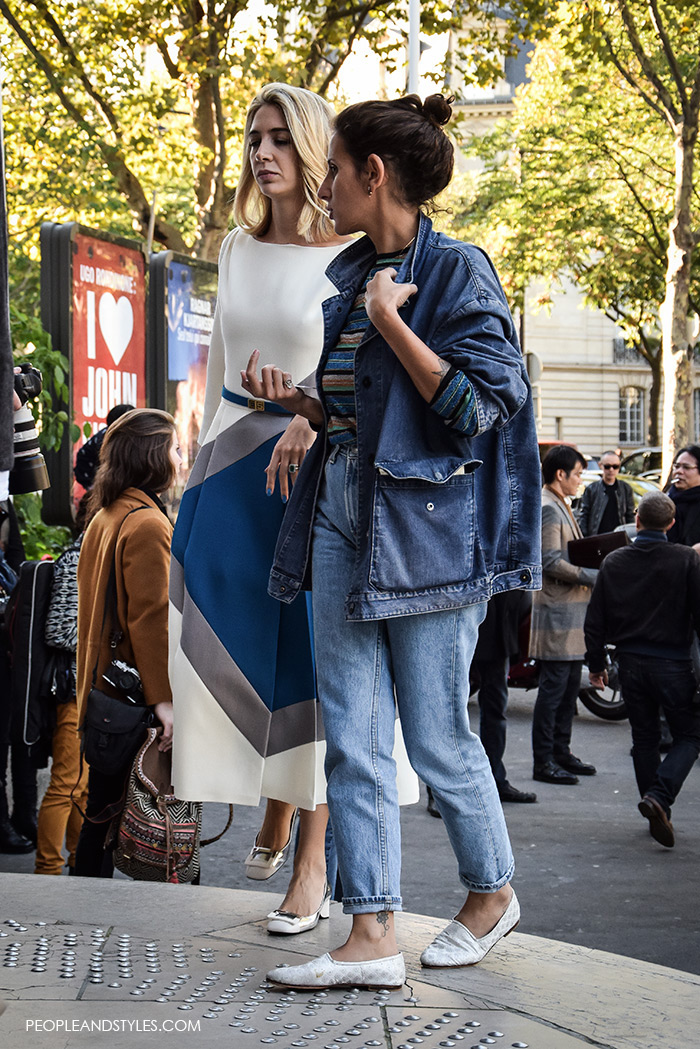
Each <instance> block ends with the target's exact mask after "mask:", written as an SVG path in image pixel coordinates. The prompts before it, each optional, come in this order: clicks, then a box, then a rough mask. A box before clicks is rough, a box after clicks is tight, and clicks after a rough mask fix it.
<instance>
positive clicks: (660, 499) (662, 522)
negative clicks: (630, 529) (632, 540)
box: [637, 492, 676, 532]
mask: <svg viewBox="0 0 700 1049" xmlns="http://www.w3.org/2000/svg"><path fill="white" fill-rule="evenodd" d="M637 513H638V514H639V520H640V522H641V525H642V528H649V529H651V530H652V531H656V532H663V531H664V530H665V529H666V528H668V526H669V525H670V523H671V521H672V520H673V518H674V517H675V516H676V504H675V503H674V501H673V499H669V497H668V496H667V495H664V493H663V492H647V494H646V495H645V496H643V497H642V499H641V500H640V503H639V506H638V507H637Z"/></svg>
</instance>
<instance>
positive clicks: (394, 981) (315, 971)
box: [267, 954, 406, 990]
mask: <svg viewBox="0 0 700 1049" xmlns="http://www.w3.org/2000/svg"><path fill="white" fill-rule="evenodd" d="M267 979H268V980H270V981H272V983H277V984H281V985H282V986H283V987H298V988H300V989H301V990H316V989H321V988H324V987H366V988H370V989H374V988H375V987H379V988H387V989H391V990H395V989H396V988H397V987H403V985H404V983H405V981H406V966H405V964H404V960H403V955H402V954H394V955H392V956H391V957H390V958H374V959H373V960H372V961H369V962H337V961H336V960H335V958H331V956H330V954H322V955H321V957H320V958H314V959H313V961H310V962H306V963H305V964H304V965H278V966H277V968H276V969H271V970H270V972H269V973H268V974H267Z"/></svg>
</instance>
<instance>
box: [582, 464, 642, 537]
mask: <svg viewBox="0 0 700 1049" xmlns="http://www.w3.org/2000/svg"><path fill="white" fill-rule="evenodd" d="M598 465H599V466H600V468H601V470H602V471H603V477H602V480H600V481H594V482H593V484H589V485H588V487H587V488H586V490H585V492H584V493H583V496H582V497H581V502H580V504H579V507H578V511H577V517H578V523H579V525H580V527H581V531H582V532H583V534H584V535H600V533H601V532H614V531H615V529H616V528H617V526H618V525H621V524H632V522H633V521H634V493H633V492H632V489H631V488H630V486H629V485H628V484H626V483H625V482H624V481H621V480H620V478H619V477H618V474H619V472H620V456H619V455H618V454H617V452H603V454H602V455H601V457H600V460H599V463H598Z"/></svg>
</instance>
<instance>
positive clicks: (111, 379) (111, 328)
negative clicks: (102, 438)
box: [71, 233, 146, 452]
mask: <svg viewBox="0 0 700 1049" xmlns="http://www.w3.org/2000/svg"><path fill="white" fill-rule="evenodd" d="M72 271H73V273H72V276H73V279H72V305H73V310H72V320H73V340H72V354H71V357H72V368H71V372H72V382H73V411H74V413H75V421H76V423H77V424H78V426H79V427H80V429H81V433H82V436H81V439H80V441H79V442H78V444H77V445H76V447H75V449H74V452H75V451H77V449H78V447H79V445H80V444H81V443H82V442H83V441H85V440H87V437H89V436H91V435H92V434H95V433H96V432H97V431H98V430H101V429H104V427H105V425H106V420H107V415H108V413H109V411H110V410H111V409H112V408H114V406H115V405H117V404H132V405H134V407H137V408H142V407H145V405H146V280H145V261H144V256H143V254H142V252H141V251H140V250H139V249H138V245H137V244H136V243H134V247H133V248H131V247H128V246H127V245H126V244H125V243H124V242H119V241H114V240H107V239H102V238H101V237H97V236H87V235H86V234H83V233H76V235H75V238H74V241H73V266H72ZM86 424H89V427H90V433H89V434H87V436H86V435H85V430H86Z"/></svg>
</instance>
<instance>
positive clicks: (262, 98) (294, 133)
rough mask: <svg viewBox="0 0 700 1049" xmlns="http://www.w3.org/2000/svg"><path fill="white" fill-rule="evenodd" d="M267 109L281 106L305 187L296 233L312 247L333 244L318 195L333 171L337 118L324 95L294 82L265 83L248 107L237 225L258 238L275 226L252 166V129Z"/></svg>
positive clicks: (235, 214) (236, 203)
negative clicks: (332, 147)
mask: <svg viewBox="0 0 700 1049" xmlns="http://www.w3.org/2000/svg"><path fill="white" fill-rule="evenodd" d="M262 106H277V107H278V108H279V109H280V110H281V111H282V114H283V116H284V119H285V122H286V124H287V127H288V128H289V134H290V135H291V139H292V143H293V145H294V148H295V150H296V154H297V158H298V161H299V170H300V172H301V180H302V185H303V188H304V204H303V207H302V209H301V212H300V214H299V221H298V223H297V233H298V234H299V236H300V237H303V238H304V240H306V241H308V242H309V243H310V244H314V243H316V244H317V243H319V242H323V241H327V240H332V239H333V237H334V236H335V229H334V227H333V223H332V221H331V220H330V219H329V217H328V214H327V212H326V210H325V208H324V207H323V205H322V204H321V201H320V199H319V196H318V191H319V188H320V186H321V183H322V182H323V180H324V178H325V177H326V171H327V170H328V145H329V142H330V137H331V123H332V121H333V119H334V116H335V114H334V112H333V110H332V109H331V107H330V106H329V105H328V103H327V102H325V101H324V100H323V99H322V98H321V97H320V96H319V95H316V94H314V92H313V91H307V90H306V88H304V87H293V86H292V85H291V84H266V85H265V87H264V88H262V90H261V91H260V92H259V93H258V94H257V95H256V96H255V98H254V99H253V101H252V102H251V104H250V108H249V109H248V115H247V117H246V122H245V131H244V134H243V167H242V169H241V177H240V181H239V183H238V188H237V189H236V197H235V200H234V203H233V218H234V221H235V223H236V225H237V226H240V227H241V229H243V230H245V232H246V233H250V234H252V235H253V236H256V237H259V236H262V235H264V234H265V233H266V232H267V230H268V229H269V227H270V220H271V216H272V209H271V205H270V201H269V200H268V198H267V197H266V196H265V195H264V194H263V193H261V192H260V188H259V187H258V184H257V182H256V181H255V178H254V176H253V170H252V168H251V165H250V128H251V124H252V123H253V120H254V118H255V114H256V113H257V112H258V110H259V109H260V108H261V107H262Z"/></svg>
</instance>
